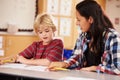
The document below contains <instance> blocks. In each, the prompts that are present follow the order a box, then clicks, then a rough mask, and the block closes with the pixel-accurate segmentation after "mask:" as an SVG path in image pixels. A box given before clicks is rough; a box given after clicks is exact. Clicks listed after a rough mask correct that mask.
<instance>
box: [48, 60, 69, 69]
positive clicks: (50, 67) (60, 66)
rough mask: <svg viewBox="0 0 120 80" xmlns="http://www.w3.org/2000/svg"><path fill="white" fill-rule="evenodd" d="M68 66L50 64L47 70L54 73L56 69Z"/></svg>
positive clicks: (55, 63) (58, 63) (60, 63)
mask: <svg viewBox="0 0 120 80" xmlns="http://www.w3.org/2000/svg"><path fill="white" fill-rule="evenodd" d="M68 66H69V65H68V64H67V63H65V62H52V63H51V64H50V65H49V66H48V70H50V71H56V68H67V67H68Z"/></svg>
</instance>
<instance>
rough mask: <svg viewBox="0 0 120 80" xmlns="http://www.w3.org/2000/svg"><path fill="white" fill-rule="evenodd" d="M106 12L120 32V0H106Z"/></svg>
mask: <svg viewBox="0 0 120 80" xmlns="http://www.w3.org/2000/svg"><path fill="white" fill-rule="evenodd" d="M106 13H107V15H108V16H109V18H110V19H111V21H112V23H113V25H114V27H115V28H116V30H117V31H118V32H119V33H120V0H106Z"/></svg>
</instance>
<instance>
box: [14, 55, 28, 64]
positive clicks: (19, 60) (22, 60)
mask: <svg viewBox="0 0 120 80" xmlns="http://www.w3.org/2000/svg"><path fill="white" fill-rule="evenodd" d="M16 62H20V63H24V64H25V63H26V62H27V59H26V58H24V57H23V56H17V59H16Z"/></svg>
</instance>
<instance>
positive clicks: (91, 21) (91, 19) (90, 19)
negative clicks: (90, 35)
mask: <svg viewBox="0 0 120 80" xmlns="http://www.w3.org/2000/svg"><path fill="white" fill-rule="evenodd" d="M88 21H89V22H90V23H91V24H92V23H93V17H91V16H90V17H89V20H88Z"/></svg>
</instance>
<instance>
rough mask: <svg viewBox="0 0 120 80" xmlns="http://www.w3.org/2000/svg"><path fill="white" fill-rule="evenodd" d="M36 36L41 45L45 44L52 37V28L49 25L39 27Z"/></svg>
mask: <svg viewBox="0 0 120 80" xmlns="http://www.w3.org/2000/svg"><path fill="white" fill-rule="evenodd" d="M38 36H39V37H40V39H41V40H42V41H43V45H47V44H49V43H50V42H51V40H52V39H53V30H52V28H51V27H41V28H40V29H39V31H38Z"/></svg>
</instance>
